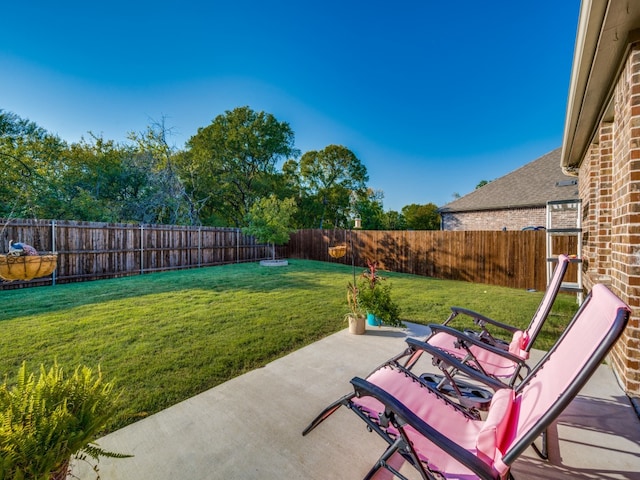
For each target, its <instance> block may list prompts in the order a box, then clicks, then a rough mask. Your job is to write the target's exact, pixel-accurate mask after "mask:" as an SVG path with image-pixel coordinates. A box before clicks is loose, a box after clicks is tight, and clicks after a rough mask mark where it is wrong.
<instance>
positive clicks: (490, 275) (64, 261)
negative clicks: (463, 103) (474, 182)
mask: <svg viewBox="0 0 640 480" xmlns="http://www.w3.org/2000/svg"><path fill="white" fill-rule="evenodd" d="M2 224H3V227H2V230H1V234H0V252H6V251H7V250H8V248H9V240H15V241H23V242H26V243H28V244H30V245H33V246H34V247H35V248H36V249H37V250H38V251H41V252H45V251H56V252H57V253H58V267H57V269H56V271H55V272H54V275H53V276H52V277H48V278H41V279H34V280H32V281H30V282H5V281H3V282H2V283H0V289H6V288H19V287H22V286H34V285H47V284H51V283H55V282H59V283H67V282H74V281H85V280H96V279H100V278H109V277H119V276H127V275H139V274H143V273H148V272H154V271H161V270H169V269H179V268H193V267H200V266H212V265H222V264H225V263H238V262H250V261H258V260H262V259H267V258H271V255H272V253H271V248H270V247H269V246H268V245H262V244H259V243H258V242H257V241H256V240H255V238H253V237H250V236H247V235H243V234H242V232H241V231H240V230H239V229H236V228H214V227H185V226H175V225H138V224H118V223H94V222H79V221H51V220H23V219H19V220H18V219H12V220H4V221H2ZM552 240H553V251H554V252H566V253H569V254H575V253H576V249H577V245H576V239H575V237H561V236H556V237H553V239H552ZM545 241H546V235H545V232H544V231H507V232H501V231H467V232H465V231H462V232H451V231H371V230H317V229H314V230H309V229H307V230H299V231H297V232H296V233H294V234H292V235H291V239H290V241H289V244H288V245H287V246H282V247H278V248H277V249H276V256H277V257H278V258H282V257H286V256H289V257H292V258H303V259H311V260H320V261H325V262H328V261H331V262H340V263H343V264H346V265H351V262H352V261H353V262H354V264H355V265H356V266H358V267H365V266H366V264H367V261H369V260H375V261H377V262H379V264H380V266H381V268H383V269H385V270H389V271H395V272H404V273H411V274H415V275H423V276H429V277H434V278H442V279H452V280H463V281H468V282H476V283H486V284H494V285H503V286H507V287H512V288H524V289H536V290H543V289H544V288H545V287H546V279H547V263H548V262H547V261H546V243H545ZM337 245H346V246H347V254H346V255H345V256H344V257H342V258H337V259H336V258H333V257H331V256H330V255H329V247H332V246H337ZM577 268H579V265H571V266H570V267H569V272H568V274H567V277H568V278H567V280H568V281H575V279H576V275H577Z"/></svg>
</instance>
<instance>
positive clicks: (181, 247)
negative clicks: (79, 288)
mask: <svg viewBox="0 0 640 480" xmlns="http://www.w3.org/2000/svg"><path fill="white" fill-rule="evenodd" d="M0 222H2V229H1V230H0V252H2V253H4V252H7V251H8V249H9V241H10V240H14V241H16V242H18V241H21V242H25V243H28V244H29V245H32V246H33V247H35V248H36V250H38V251H39V252H51V251H55V252H56V253H57V254H58V265H57V268H56V270H55V272H54V274H53V275H52V276H50V277H46V278H40V279H34V280H31V281H29V282H22V281H14V282H7V281H1V282H0V289H9V288H21V287H26V286H36V285H48V284H52V283H68V282H78V281H86V280H97V279H100V278H111V277H122V276H129V275H140V274H143V273H148V272H155V271H162V270H173V269H180V268H194V267H200V266H211V265H221V264H225V263H238V262H247V261H258V260H263V259H267V258H271V248H270V247H269V246H267V245H264V244H260V243H258V242H257V241H256V240H255V238H254V237H250V236H247V235H244V234H242V232H241V231H240V230H239V229H237V228H215V227H188V226H176V225H139V224H120V223H97V222H80V221H58V220H56V221H53V220H28V219H10V220H0ZM277 253H278V254H279V255H283V254H284V255H285V256H286V249H283V248H278V249H277Z"/></svg>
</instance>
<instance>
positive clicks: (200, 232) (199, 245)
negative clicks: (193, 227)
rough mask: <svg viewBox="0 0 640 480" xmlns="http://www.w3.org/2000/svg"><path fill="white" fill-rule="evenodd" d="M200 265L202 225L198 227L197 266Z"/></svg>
mask: <svg viewBox="0 0 640 480" xmlns="http://www.w3.org/2000/svg"><path fill="white" fill-rule="evenodd" d="M201 266H202V227H198V267H201Z"/></svg>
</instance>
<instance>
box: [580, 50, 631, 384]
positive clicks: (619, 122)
mask: <svg viewBox="0 0 640 480" xmlns="http://www.w3.org/2000/svg"><path fill="white" fill-rule="evenodd" d="M579 192H580V198H581V199H582V203H583V209H584V210H583V211H584V215H583V258H584V262H583V271H584V273H585V275H584V280H585V282H584V283H585V287H586V288H587V289H589V288H591V286H593V284H594V283H606V284H608V285H609V286H610V287H611V289H612V290H613V291H614V292H615V293H616V294H618V295H619V296H620V297H621V298H622V299H623V300H624V301H625V302H627V303H628V304H629V306H630V307H631V308H632V309H633V314H632V318H631V321H630V323H629V326H628V328H627V329H626V331H625V332H624V334H623V336H622V338H621V339H620V341H619V342H618V343H617V344H616V346H615V347H614V349H613V350H612V353H611V355H610V360H611V364H612V365H613V368H614V371H615V372H616V374H617V376H618V378H619V379H620V382H621V383H622V385H623V387H624V388H625V390H626V391H627V393H629V394H631V395H636V396H637V395H640V44H636V45H633V46H632V48H631V50H630V53H629V56H628V57H627V59H626V61H625V64H624V65H623V70H622V73H621V76H620V78H619V79H618V81H617V83H616V85H615V90H614V95H613V119H611V118H607V121H606V122H602V123H601V125H600V127H599V131H598V133H597V135H596V138H595V139H594V143H593V144H592V145H591V147H590V149H589V151H588V152H587V154H586V155H585V158H584V159H583V163H582V165H581V166H580V170H579Z"/></svg>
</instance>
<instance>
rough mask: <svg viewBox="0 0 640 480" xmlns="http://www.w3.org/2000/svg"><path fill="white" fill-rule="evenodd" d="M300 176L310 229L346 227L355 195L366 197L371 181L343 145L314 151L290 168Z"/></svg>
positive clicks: (364, 168)
mask: <svg viewBox="0 0 640 480" xmlns="http://www.w3.org/2000/svg"><path fill="white" fill-rule="evenodd" d="M288 167H289V169H290V170H293V171H295V172H296V173H297V176H298V181H299V185H300V191H301V192H303V193H302V197H303V199H304V200H303V202H302V203H303V205H301V209H304V213H305V215H306V216H307V217H306V219H305V221H306V222H307V223H308V224H307V225H305V226H306V227H319V228H323V227H327V226H330V227H331V226H333V227H346V226H347V223H348V217H349V213H350V198H351V193H352V192H356V193H357V194H358V195H365V194H366V183H367V181H368V180H369V176H368V174H367V169H366V167H365V166H364V165H363V164H362V162H361V161H360V160H359V159H358V157H356V155H355V154H354V153H353V152H352V151H351V150H349V149H348V148H346V147H343V146H341V145H329V146H327V147H325V148H324V149H323V150H320V151H316V150H311V151H308V152H306V153H305V154H304V155H302V157H301V158H300V162H299V163H298V164H296V165H291V164H290V165H288Z"/></svg>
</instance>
